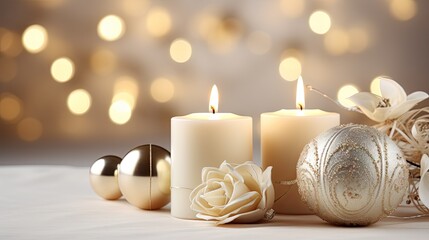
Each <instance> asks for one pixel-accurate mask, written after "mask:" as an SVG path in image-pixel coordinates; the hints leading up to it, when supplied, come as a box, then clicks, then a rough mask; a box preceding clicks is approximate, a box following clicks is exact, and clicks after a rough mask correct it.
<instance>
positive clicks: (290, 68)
mask: <svg viewBox="0 0 429 240" xmlns="http://www.w3.org/2000/svg"><path fill="white" fill-rule="evenodd" d="M279 73H280V76H281V77H282V78H283V79H284V80H286V81H295V80H297V79H298V77H299V76H301V63H300V62H299V60H298V59H296V58H295V57H288V58H285V59H283V60H282V61H281V62H280V65H279Z"/></svg>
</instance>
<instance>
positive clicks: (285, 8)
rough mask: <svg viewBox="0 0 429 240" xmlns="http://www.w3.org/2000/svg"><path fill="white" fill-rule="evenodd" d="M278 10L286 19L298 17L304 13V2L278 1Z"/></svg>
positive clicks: (301, 0) (300, 0)
mask: <svg viewBox="0 0 429 240" xmlns="http://www.w3.org/2000/svg"><path fill="white" fill-rule="evenodd" d="M280 9H281V10H282V12H283V13H284V14H285V15H286V16H287V17H290V18H296V17H299V16H301V15H302V14H303V13H304V10H305V0H280Z"/></svg>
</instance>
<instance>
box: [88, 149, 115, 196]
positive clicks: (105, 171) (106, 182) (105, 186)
mask: <svg viewBox="0 0 429 240" xmlns="http://www.w3.org/2000/svg"><path fill="white" fill-rule="evenodd" d="M120 162H121V158H119V157H117V156H111V155H109V156H104V157H101V158H99V159H97V161H95V162H94V164H92V166H91V168H90V170H89V180H90V182H91V186H92V189H94V192H95V193H97V194H98V195H99V196H100V197H102V198H104V199H107V200H115V199H118V198H120V197H121V196H122V194H121V191H120V190H119V185H118V179H117V176H116V173H117V167H118V164H119V163H120Z"/></svg>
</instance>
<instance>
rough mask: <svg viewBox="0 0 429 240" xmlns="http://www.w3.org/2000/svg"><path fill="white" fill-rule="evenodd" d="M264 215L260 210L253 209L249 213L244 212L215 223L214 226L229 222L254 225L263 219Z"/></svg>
mask: <svg viewBox="0 0 429 240" xmlns="http://www.w3.org/2000/svg"><path fill="white" fill-rule="evenodd" d="M264 215H265V213H264V212H263V211H262V210H261V209H255V210H253V211H250V212H244V213H240V214H237V215H233V216H230V217H227V218H225V219H224V220H221V221H218V222H216V225H221V224H225V223H229V222H234V223H254V222H257V221H259V220H261V219H262V218H264Z"/></svg>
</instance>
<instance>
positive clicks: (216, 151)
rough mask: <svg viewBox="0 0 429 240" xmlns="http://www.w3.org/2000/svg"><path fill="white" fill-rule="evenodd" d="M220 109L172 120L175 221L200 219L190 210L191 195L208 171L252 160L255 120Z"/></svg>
mask: <svg viewBox="0 0 429 240" xmlns="http://www.w3.org/2000/svg"><path fill="white" fill-rule="evenodd" d="M216 91H217V90H216ZM212 92H213V91H212ZM212 95H213V94H212ZM211 102H212V101H211ZM216 108H217V106H216V107H215V106H213V105H212V103H211V104H210V110H211V111H212V112H211V113H193V114H189V115H186V116H181V117H174V118H172V119H171V161H172V164H171V215H172V216H174V217H177V218H184V219H195V218H196V213H195V212H194V211H192V210H191V209H190V206H191V201H190V199H189V195H190V193H191V192H192V190H193V189H194V188H195V187H196V186H198V185H199V184H200V183H201V170H202V169H203V168H204V167H219V165H220V164H221V163H222V162H223V161H224V160H226V161H228V162H230V163H237V164H240V163H243V162H246V161H251V160H252V151H253V149H252V118H251V117H245V116H239V115H235V114H232V113H217V112H216V110H217V109H216Z"/></svg>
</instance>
